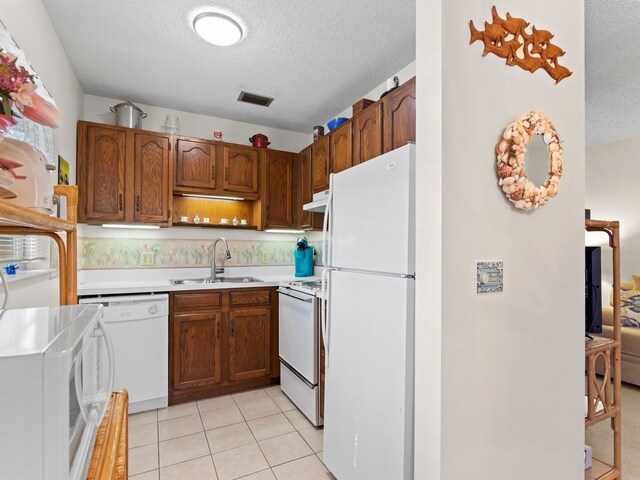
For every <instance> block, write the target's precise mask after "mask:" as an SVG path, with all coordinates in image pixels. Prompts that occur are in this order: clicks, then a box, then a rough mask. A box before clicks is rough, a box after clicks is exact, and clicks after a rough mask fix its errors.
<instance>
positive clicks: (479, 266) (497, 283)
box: [476, 262, 504, 295]
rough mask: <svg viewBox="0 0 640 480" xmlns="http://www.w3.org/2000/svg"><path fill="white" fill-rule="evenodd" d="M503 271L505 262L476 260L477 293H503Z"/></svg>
mask: <svg viewBox="0 0 640 480" xmlns="http://www.w3.org/2000/svg"><path fill="white" fill-rule="evenodd" d="M503 272H504V266H503V262H476V293H477V294H478V295H481V294H484V293H502V291H503V289H504V275H503Z"/></svg>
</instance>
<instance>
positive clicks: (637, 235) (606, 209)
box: [585, 137, 640, 305]
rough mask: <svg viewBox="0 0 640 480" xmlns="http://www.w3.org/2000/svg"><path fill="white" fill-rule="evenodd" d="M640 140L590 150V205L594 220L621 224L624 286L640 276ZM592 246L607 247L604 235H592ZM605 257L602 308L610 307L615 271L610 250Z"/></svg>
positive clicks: (587, 193)
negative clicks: (634, 277)
mask: <svg viewBox="0 0 640 480" xmlns="http://www.w3.org/2000/svg"><path fill="white" fill-rule="evenodd" d="M638 152H640V137H636V138H630V139H627V140H622V141H619V142H613V143H608V144H604V145H596V146H591V147H589V148H587V154H586V158H587V164H586V197H587V199H586V202H585V208H589V209H591V218H593V219H596V220H618V221H620V245H621V251H620V255H621V258H622V260H621V262H620V274H621V278H622V281H623V282H630V281H631V275H640V215H639V214H638V212H639V211H640V189H639V188H638V179H640V162H638ZM587 242H588V244H589V245H603V246H604V245H607V244H608V243H607V238H606V236H604V235H596V234H588V235H587ZM602 253H603V255H602V277H603V278H602V279H603V285H602V287H603V291H602V304H603V305H609V291H610V289H611V282H612V269H611V261H610V255H609V254H610V250H609V248H608V247H607V248H603V252H602Z"/></svg>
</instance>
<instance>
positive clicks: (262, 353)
mask: <svg viewBox="0 0 640 480" xmlns="http://www.w3.org/2000/svg"><path fill="white" fill-rule="evenodd" d="M270 324H271V309H270V308H269V307H256V308H243V309H237V310H231V311H230V312H229V380H230V381H239V380H247V379H250V378H259V377H265V376H269V375H270V373H271V368H270V365H271V361H270V350H271V337H270V333H271V332H270V330H271V328H270Z"/></svg>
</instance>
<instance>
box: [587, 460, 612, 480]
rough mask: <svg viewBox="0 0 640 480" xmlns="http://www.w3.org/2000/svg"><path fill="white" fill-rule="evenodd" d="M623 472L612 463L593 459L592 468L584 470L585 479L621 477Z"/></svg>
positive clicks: (595, 479) (599, 479)
mask: <svg viewBox="0 0 640 480" xmlns="http://www.w3.org/2000/svg"><path fill="white" fill-rule="evenodd" d="M620 476H621V472H620V471H619V470H617V469H615V468H613V467H612V466H611V465H609V464H606V463H604V462H600V461H599V460H596V459H595V458H594V459H593V462H592V465H591V468H588V469H586V470H585V471H584V480H612V479H615V478H620Z"/></svg>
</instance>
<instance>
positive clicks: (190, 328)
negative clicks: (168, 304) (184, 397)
mask: <svg viewBox="0 0 640 480" xmlns="http://www.w3.org/2000/svg"><path fill="white" fill-rule="evenodd" d="M222 323H223V314H222V313H219V312H211V313H193V314H180V315H174V316H173V317H172V326H171V327H172V332H171V335H172V342H171V344H172V352H171V355H172V361H171V364H172V367H173V371H172V372H171V377H172V385H171V386H172V387H173V390H181V389H187V388H194V387H205V386H213V385H216V384H219V383H220V382H221V381H222V353H221V348H222V328H223V325H222Z"/></svg>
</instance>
